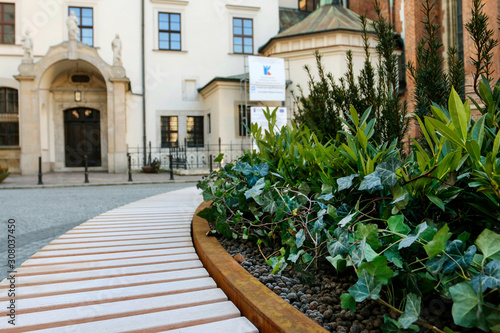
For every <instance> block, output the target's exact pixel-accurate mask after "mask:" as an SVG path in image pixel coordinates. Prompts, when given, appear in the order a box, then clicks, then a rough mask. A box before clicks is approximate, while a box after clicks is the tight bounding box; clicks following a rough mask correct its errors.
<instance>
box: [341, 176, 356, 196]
mask: <svg viewBox="0 0 500 333" xmlns="http://www.w3.org/2000/svg"><path fill="white" fill-rule="evenodd" d="M356 177H359V174H353V175H350V176H347V177H342V178H338V179H337V186H338V189H337V190H338V191H339V192H340V191H343V190H347V189H349V188H350V187H351V186H352V181H353V180H354V178H356Z"/></svg>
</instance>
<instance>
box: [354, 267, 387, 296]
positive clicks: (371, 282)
mask: <svg viewBox="0 0 500 333" xmlns="http://www.w3.org/2000/svg"><path fill="white" fill-rule="evenodd" d="M381 289H382V283H381V282H378V281H375V279H374V278H373V276H371V275H370V273H368V272H367V271H366V270H363V271H362V272H361V274H360V276H359V279H358V282H356V284H355V285H354V286H352V287H351V288H349V293H350V294H351V295H352V296H353V297H354V299H355V300H356V302H363V301H364V300H365V299H367V298H371V299H373V300H377V299H378V298H379V293H380V290H381Z"/></svg>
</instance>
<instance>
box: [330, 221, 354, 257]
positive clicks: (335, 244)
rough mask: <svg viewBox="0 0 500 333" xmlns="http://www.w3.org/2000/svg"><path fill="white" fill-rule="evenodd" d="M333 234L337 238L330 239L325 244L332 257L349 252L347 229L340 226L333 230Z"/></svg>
mask: <svg viewBox="0 0 500 333" xmlns="http://www.w3.org/2000/svg"><path fill="white" fill-rule="evenodd" d="M334 236H335V237H336V238H337V240H336V241H330V242H329V243H328V244H327V249H328V253H330V255H331V256H332V257H336V256H337V255H344V254H348V253H349V234H348V232H347V230H345V229H342V228H337V229H335V231H334Z"/></svg>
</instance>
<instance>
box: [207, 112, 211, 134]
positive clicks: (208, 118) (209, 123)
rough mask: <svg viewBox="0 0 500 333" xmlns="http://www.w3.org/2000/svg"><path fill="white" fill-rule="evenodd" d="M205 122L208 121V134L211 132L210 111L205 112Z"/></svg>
mask: <svg viewBox="0 0 500 333" xmlns="http://www.w3.org/2000/svg"><path fill="white" fill-rule="evenodd" d="M207 123H208V134H210V133H212V117H211V116H210V113H209V114H207Z"/></svg>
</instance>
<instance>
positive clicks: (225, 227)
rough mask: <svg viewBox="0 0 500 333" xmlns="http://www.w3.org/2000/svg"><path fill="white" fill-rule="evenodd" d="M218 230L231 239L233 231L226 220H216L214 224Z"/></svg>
mask: <svg viewBox="0 0 500 333" xmlns="http://www.w3.org/2000/svg"><path fill="white" fill-rule="evenodd" d="M215 227H216V229H217V231H218V232H220V233H221V234H222V235H223V236H224V237H226V238H227V239H231V238H232V237H233V231H232V230H231V227H230V226H229V223H227V222H217V224H216V225H215Z"/></svg>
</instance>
